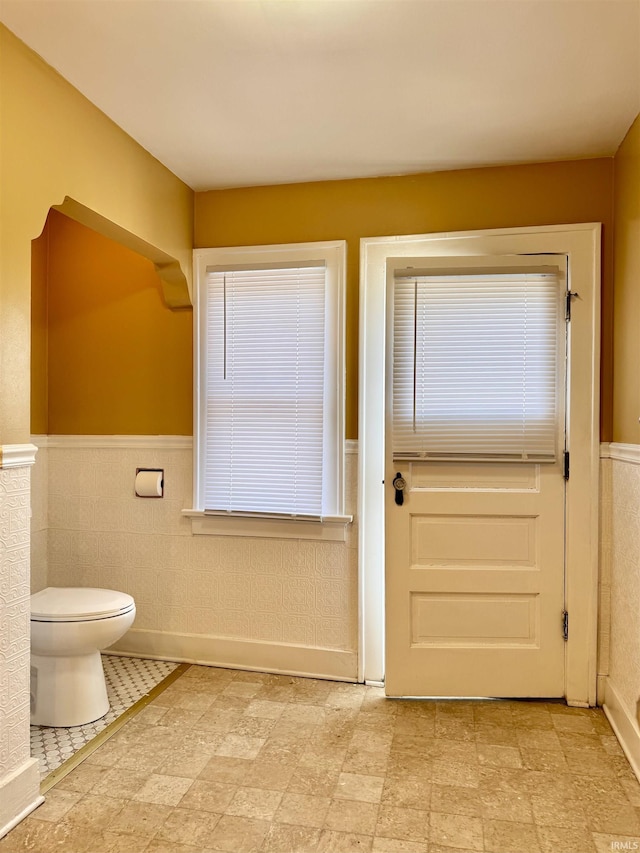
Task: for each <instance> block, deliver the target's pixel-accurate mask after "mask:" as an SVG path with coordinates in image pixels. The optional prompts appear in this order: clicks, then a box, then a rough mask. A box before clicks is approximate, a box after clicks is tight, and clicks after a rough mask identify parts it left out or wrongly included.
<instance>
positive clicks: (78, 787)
mask: <svg viewBox="0 0 640 853" xmlns="http://www.w3.org/2000/svg"><path fill="white" fill-rule="evenodd" d="M108 772H109V770H108V768H106V767H101V766H100V765H98V764H89V763H88V762H87V761H83V762H82V764H80V765H79V766H78V767H76V768H75V770H72V771H71V773H69V775H68V776H65V777H64V779H61V780H60V781H59V782H58V783H57V785H56V789H57V790H58V791H77V792H79V793H82V794H86V793H88V792H89V791H91V790H92V788H94V787H95V786H96V785H98V784H99V783H100V781H101V780H102V779H103V777H104V776H105V775H106V774H107V773H108Z"/></svg>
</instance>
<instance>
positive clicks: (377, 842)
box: [371, 835, 451, 853]
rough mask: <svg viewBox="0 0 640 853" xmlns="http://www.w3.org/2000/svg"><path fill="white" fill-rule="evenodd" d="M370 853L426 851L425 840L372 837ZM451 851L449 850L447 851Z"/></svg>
mask: <svg viewBox="0 0 640 853" xmlns="http://www.w3.org/2000/svg"><path fill="white" fill-rule="evenodd" d="M371 850H372V853H427V842H426V840H425V841H402V840H400V839H399V838H383V837H382V836H380V835H375V836H374V837H373V847H372V848H371ZM448 853H451V850H449V851H448Z"/></svg>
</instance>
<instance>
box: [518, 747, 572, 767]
mask: <svg viewBox="0 0 640 853" xmlns="http://www.w3.org/2000/svg"><path fill="white" fill-rule="evenodd" d="M520 755H521V756H522V766H523V767H524V768H525V769H527V770H545V771H546V770H558V771H559V772H561V773H566V772H567V771H568V770H569V766H568V764H567V759H566V758H565V757H564V754H563V752H562V750H547V749H530V748H529V747H526V746H521V747H520Z"/></svg>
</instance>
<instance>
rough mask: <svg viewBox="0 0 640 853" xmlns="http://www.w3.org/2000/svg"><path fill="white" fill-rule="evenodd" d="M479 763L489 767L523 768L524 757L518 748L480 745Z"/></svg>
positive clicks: (489, 744) (488, 744)
mask: <svg viewBox="0 0 640 853" xmlns="http://www.w3.org/2000/svg"><path fill="white" fill-rule="evenodd" d="M478 761H479V762H480V764H484V765H488V766H489V767H522V756H521V755H520V750H519V749H518V747H514V746H500V745H499V744H491V743H479V744H478Z"/></svg>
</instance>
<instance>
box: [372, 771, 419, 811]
mask: <svg viewBox="0 0 640 853" xmlns="http://www.w3.org/2000/svg"><path fill="white" fill-rule="evenodd" d="M383 781H384V787H383V789H382V796H381V799H380V802H382V803H383V804H384V805H385V806H397V807H399V808H406V809H421V810H422V811H428V809H429V806H430V803H431V782H430V781H429V780H428V779H424V778H423V777H420V776H408V777H406V778H404V779H403V778H395V777H393V776H387V777H386V778H385V779H384V780H383Z"/></svg>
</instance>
